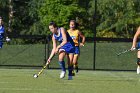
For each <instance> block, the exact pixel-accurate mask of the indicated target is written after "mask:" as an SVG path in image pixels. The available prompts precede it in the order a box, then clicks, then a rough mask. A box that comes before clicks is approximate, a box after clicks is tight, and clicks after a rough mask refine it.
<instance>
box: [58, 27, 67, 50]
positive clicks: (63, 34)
mask: <svg viewBox="0 0 140 93" xmlns="http://www.w3.org/2000/svg"><path fill="white" fill-rule="evenodd" d="M61 33H62V38H63V41H62V43H60V45H58V46H57V49H59V48H60V47H62V46H64V45H65V44H66V43H67V36H66V31H65V29H64V28H61Z"/></svg>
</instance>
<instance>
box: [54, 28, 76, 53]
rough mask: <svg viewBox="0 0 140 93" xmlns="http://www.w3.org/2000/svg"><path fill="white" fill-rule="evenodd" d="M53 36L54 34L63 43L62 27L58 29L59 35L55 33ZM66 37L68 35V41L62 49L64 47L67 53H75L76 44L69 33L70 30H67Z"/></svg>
mask: <svg viewBox="0 0 140 93" xmlns="http://www.w3.org/2000/svg"><path fill="white" fill-rule="evenodd" d="M53 36H54V38H55V40H57V41H59V42H60V43H62V41H63V37H62V33H61V28H59V29H58V35H56V34H53ZM66 37H67V43H66V44H65V45H63V46H62V47H61V48H60V49H63V50H64V51H65V52H66V53H74V51H75V45H74V42H73V40H72V38H71V37H70V35H69V34H68V32H66Z"/></svg>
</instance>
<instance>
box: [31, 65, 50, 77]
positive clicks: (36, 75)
mask: <svg viewBox="0 0 140 93" xmlns="http://www.w3.org/2000/svg"><path fill="white" fill-rule="evenodd" d="M48 65H49V63H47V64H46V65H45V66H43V68H42V69H41V70H40V71H39V72H38V73H37V74H34V75H33V76H34V78H38V77H39V75H40V74H41V73H42V72H43V71H44V69H46V67H47V66H48Z"/></svg>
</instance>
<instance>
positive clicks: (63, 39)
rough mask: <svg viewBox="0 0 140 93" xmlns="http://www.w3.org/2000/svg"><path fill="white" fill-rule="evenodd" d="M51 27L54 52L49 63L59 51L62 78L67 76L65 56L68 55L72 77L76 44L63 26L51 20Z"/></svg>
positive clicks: (70, 77) (69, 76) (69, 74)
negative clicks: (58, 25)
mask: <svg viewBox="0 0 140 93" xmlns="http://www.w3.org/2000/svg"><path fill="white" fill-rule="evenodd" d="M49 29H50V31H51V32H52V34H53V35H52V41H53V49H52V52H51V54H50V56H49V58H48V60H47V63H50V62H51V59H52V58H53V56H54V55H55V54H56V53H58V54H59V65H60V67H61V69H62V71H61V73H60V78H64V77H65V73H66V68H65V62H64V57H65V56H66V55H67V56H68V59H67V60H68V79H69V80H71V79H72V70H73V66H72V60H73V56H74V51H75V46H74V42H73V40H72V38H71V37H70V36H69V34H68V33H67V31H65V29H64V28H63V27H60V28H59V27H57V25H56V24H55V23H54V22H51V23H50V24H49ZM56 41H58V42H60V44H59V45H57V42H56Z"/></svg>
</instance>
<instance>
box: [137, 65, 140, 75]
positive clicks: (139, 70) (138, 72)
mask: <svg viewBox="0 0 140 93" xmlns="http://www.w3.org/2000/svg"><path fill="white" fill-rule="evenodd" d="M137 74H140V67H139V66H138V67H137Z"/></svg>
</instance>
